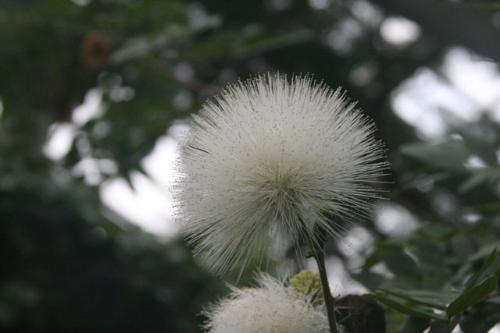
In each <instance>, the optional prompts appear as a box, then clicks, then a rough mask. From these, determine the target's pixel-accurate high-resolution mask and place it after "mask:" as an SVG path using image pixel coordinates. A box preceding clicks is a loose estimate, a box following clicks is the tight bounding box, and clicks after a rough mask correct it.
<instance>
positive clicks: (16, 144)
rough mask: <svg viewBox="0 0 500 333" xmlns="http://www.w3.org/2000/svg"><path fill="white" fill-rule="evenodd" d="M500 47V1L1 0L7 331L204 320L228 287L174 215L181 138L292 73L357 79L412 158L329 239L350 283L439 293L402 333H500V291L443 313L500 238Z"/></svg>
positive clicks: (0, 168) (337, 286) (381, 126)
mask: <svg viewBox="0 0 500 333" xmlns="http://www.w3.org/2000/svg"><path fill="white" fill-rule="evenodd" d="M499 60H500V2H498V1H487V0H483V1H473V0H462V1H458V0H457V1H451V0H379V1H374V0H373V1H368V0H308V1H302V0H268V1H260V0H238V1H225V0H206V1H181V0H162V1H145V0H142V1H141V0H72V1H70V0H45V1H37V0H1V1H0V331H1V332H51V333H55V332H95V333H97V332H150V333H153V332H155V333H156V332H163V333H166V332H200V328H199V326H200V324H201V323H202V322H203V316H201V315H200V311H201V310H202V307H203V306H205V305H207V304H209V303H210V302H213V301H215V300H216V299H217V298H218V297H220V296H222V295H224V294H225V293H226V292H227V288H226V287H225V285H224V281H222V278H220V277H215V276H213V275H211V274H210V273H209V272H207V271H206V270H205V268H204V267H203V266H202V264H200V263H199V262H198V261H197V260H196V259H193V258H192V253H191V251H190V249H189V248H188V247H187V246H186V245H185V244H184V242H183V241H182V237H181V236H180V234H179V228H178V226H177V225H176V224H174V223H173V222H172V209H173V206H172V199H171V195H170V191H169V186H170V184H171V182H172V164H173V162H174V161H175V159H176V156H177V155H178V142H179V139H180V138H182V136H183V134H184V133H186V131H188V130H189V122H188V118H189V115H190V114H191V113H192V112H196V111H197V110H199V108H200V105H201V104H202V103H203V101H205V100H206V99H207V98H209V97H210V96H212V95H213V94H215V93H217V92H218V91H219V90H220V89H221V88H222V87H223V86H224V85H225V84H227V83H229V82H234V81H235V80H238V79H245V78H247V77H249V76H252V75H254V74H255V73H260V72H266V71H281V72H283V73H290V74H292V73H311V74H312V75H313V76H314V77H315V78H317V79H320V80H323V81H325V82H326V83H327V84H329V85H331V86H332V87H337V86H342V87H343V88H345V89H347V91H348V93H349V96H350V97H351V98H353V99H355V100H358V101H359V104H358V105H359V106H360V107H361V108H362V109H363V110H364V111H365V112H366V113H367V114H368V115H369V116H370V117H372V118H373V119H374V120H375V122H376V124H377V127H378V132H377V135H378V136H379V137H380V138H381V139H382V140H384V141H385V142H386V144H387V155H388V159H389V160H390V161H391V163H392V174H391V176H390V177H388V179H387V183H386V185H385V190H386V192H385V196H386V197H387V200H383V201H380V202H377V203H376V205H375V209H374V212H373V216H372V218H370V219H367V220H366V221H359V222H360V223H359V224H356V225H354V226H353V227H352V228H350V230H349V231H348V232H346V234H345V235H344V238H343V239H340V240H338V241H336V242H334V243H332V244H331V246H330V247H329V248H328V251H329V254H330V257H329V259H328V267H329V268H330V273H331V277H330V279H331V280H332V289H333V291H334V293H335V294H336V295H343V294H347V293H352V292H354V293H361V292H367V291H374V290H384V288H385V289H390V290H393V291H394V290H405V291H410V290H417V291H420V292H421V294H419V295H420V296H419V295H417V294H416V292H415V293H414V294H412V295H410V296H411V297H422V295H424V294H422V293H423V291H426V292H427V294H425V295H427V296H426V297H427V303H429V304H430V305H429V304H427V307H426V306H425V304H414V303H411V302H410V303H411V304H410V305H408V303H404V302H403V301H402V300H401V298H393V299H392V301H397V302H400V304H399V305H400V306H399V308H398V307H397V306H392V307H388V308H387V310H386V317H387V321H388V329H387V332H407V333H411V332H414V333H418V332H422V331H424V330H425V329H428V327H429V326H431V332H454V333H457V332H460V331H462V332H465V333H466V332H472V333H478V332H479V333H480V332H499V331H500V328H498V329H496V330H495V328H493V327H494V326H495V325H496V324H497V323H498V322H500V296H499V295H498V288H496V291H495V290H493V291H492V290H490V289H489V290H488V292H487V293H486V295H482V296H481V297H480V298H479V299H475V300H474V302H472V301H471V302H469V303H468V304H467V308H465V307H464V308H463V309H461V311H460V312H459V313H458V314H457V315H456V316H455V317H454V318H455V319H454V320H455V321H454V322H453V323H450V324H447V325H444V324H443V325H442V324H436V322H434V321H433V320H432V319H431V318H432V316H433V314H434V315H435V314H439V311H440V308H439V307H438V305H439V304H441V303H440V302H442V303H446V302H448V303H449V300H450V297H451V296H450V292H451V291H453V292H455V293H457V290H458V291H460V290H461V288H462V287H463V286H464V281H466V280H467V277H470V276H471V274H473V273H474V272H477V271H478V269H479V268H480V267H481V265H484V263H485V262H488V260H487V258H488V255H489V254H490V252H491V251H492V249H494V248H495V247H496V246H498V245H500V241H499V239H500V201H499V197H500V168H499V161H500V71H499V67H498V61H499ZM490 261H491V260H490ZM493 261H494V260H493ZM490 264H491V263H490ZM305 265H306V266H307V265H309V264H308V263H307V262H306V263H305ZM492 265H493V264H492ZM495 265H496V266H494V265H493V266H491V265H490V266H488V267H487V268H488V269H489V270H490V273H491V272H493V273H495V272H496V274H497V276H500V274H499V273H498V272H500V270H498V269H499V267H500V263H498V262H496V263H495ZM289 267H290V265H288V266H287V263H285V264H282V265H281V266H278V267H276V271H286V270H287V269H288V270H289V269H290V268H289ZM483 267H484V266H483ZM483 273H484V272H483ZM493 273H492V274H493ZM485 274H486V273H485ZM489 276H491V275H488V276H486V275H485V278H487V277H489ZM493 277H494V274H493ZM227 280H228V281H231V282H233V283H239V284H245V283H248V282H249V281H250V280H251V276H250V275H248V276H244V277H243V278H242V279H241V280H236V279H234V277H227ZM495 283H498V281H497V280H495ZM493 289H495V288H493ZM380 295H381V297H382V298H383V297H386V298H390V297H392V296H390V295H389V294H383V293H382V294H380ZM397 295H399V296H401V294H396V295H395V296H394V295H393V296H394V297H396V296H397ZM425 295H424V296H425ZM453 295H456V294H453ZM453 295H452V296H453ZM399 296H397V297H399ZM403 303H404V304H403ZM417 305H418V306H420V308H417ZM412 310H415V311H416V310H418V311H423V312H422V313H423V314H422V313H417V312H412ZM441 310H443V309H442V308H441ZM457 318H458V319H457ZM457 323H460V328H459V327H458V326H457ZM497 327H499V326H497Z"/></svg>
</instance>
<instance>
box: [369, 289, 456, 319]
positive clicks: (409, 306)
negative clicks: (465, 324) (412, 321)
mask: <svg viewBox="0 0 500 333" xmlns="http://www.w3.org/2000/svg"><path fill="white" fill-rule="evenodd" d="M375 297H376V298H377V300H378V301H379V302H381V303H382V304H385V305H386V306H388V307H390V308H392V309H394V310H397V311H400V312H402V313H405V314H408V315H412V316H416V317H423V318H430V319H438V320H445V319H447V317H446V315H445V314H444V313H439V312H436V311H435V310H434V309H433V308H432V307H428V306H422V305H420V304H417V303H415V302H412V301H408V300H406V299H402V298H400V297H397V296H395V295H391V294H388V293H386V292H384V291H376V292H375Z"/></svg>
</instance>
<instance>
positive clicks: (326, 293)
mask: <svg viewBox="0 0 500 333" xmlns="http://www.w3.org/2000/svg"><path fill="white" fill-rule="evenodd" d="M313 251H314V254H313V256H314V259H315V260H316V264H317V265H318V270H319V276H320V279H321V286H322V289H323V298H324V299H325V306H326V314H327V316H328V324H329V325H330V332H331V333H337V319H336V318H335V300H334V298H333V296H332V293H331V291H330V284H329V283H328V275H327V274H326V267H325V254H324V252H323V249H318V248H317V247H316V248H314V249H313Z"/></svg>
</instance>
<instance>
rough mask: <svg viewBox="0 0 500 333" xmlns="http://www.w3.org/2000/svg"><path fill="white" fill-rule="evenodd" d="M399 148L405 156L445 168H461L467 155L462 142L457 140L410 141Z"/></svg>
mask: <svg viewBox="0 0 500 333" xmlns="http://www.w3.org/2000/svg"><path fill="white" fill-rule="evenodd" d="M400 150H401V153H402V154H404V155H406V156H409V157H412V158H415V159H417V160H419V161H421V162H423V163H425V164H428V165H430V166H433V167H436V168H440V169H447V170H463V169H464V166H463V163H464V162H465V160H466V159H467V157H469V151H468V149H467V148H466V147H465V145H464V143H463V142H462V141H457V140H450V141H445V142H441V143H437V144H425V143H411V144H406V145H403V146H402V147H401V148H400Z"/></svg>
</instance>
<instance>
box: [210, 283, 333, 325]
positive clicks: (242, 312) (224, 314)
mask: <svg viewBox="0 0 500 333" xmlns="http://www.w3.org/2000/svg"><path fill="white" fill-rule="evenodd" d="M259 284H260V286H259V288H248V289H236V288H234V289H233V291H232V293H231V295H230V296H229V297H228V298H227V299H224V300H222V301H221V302H220V303H218V304H216V305H215V306H214V307H213V308H212V309H211V310H209V311H208V312H207V313H206V314H207V317H208V322H207V325H206V329H207V330H208V332H209V333H234V332H238V333H327V332H329V331H330V330H329V326H328V319H327V317H326V314H325V313H324V312H323V308H322V307H317V308H315V307H314V306H313V305H312V304H311V302H310V300H309V299H307V298H297V297H296V296H293V295H292V293H291V292H290V291H289V290H288V289H287V288H286V287H284V286H283V284H282V283H281V282H279V281H277V280H274V279H272V278H271V277H269V276H265V275H263V276H261V277H260V278H259Z"/></svg>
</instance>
